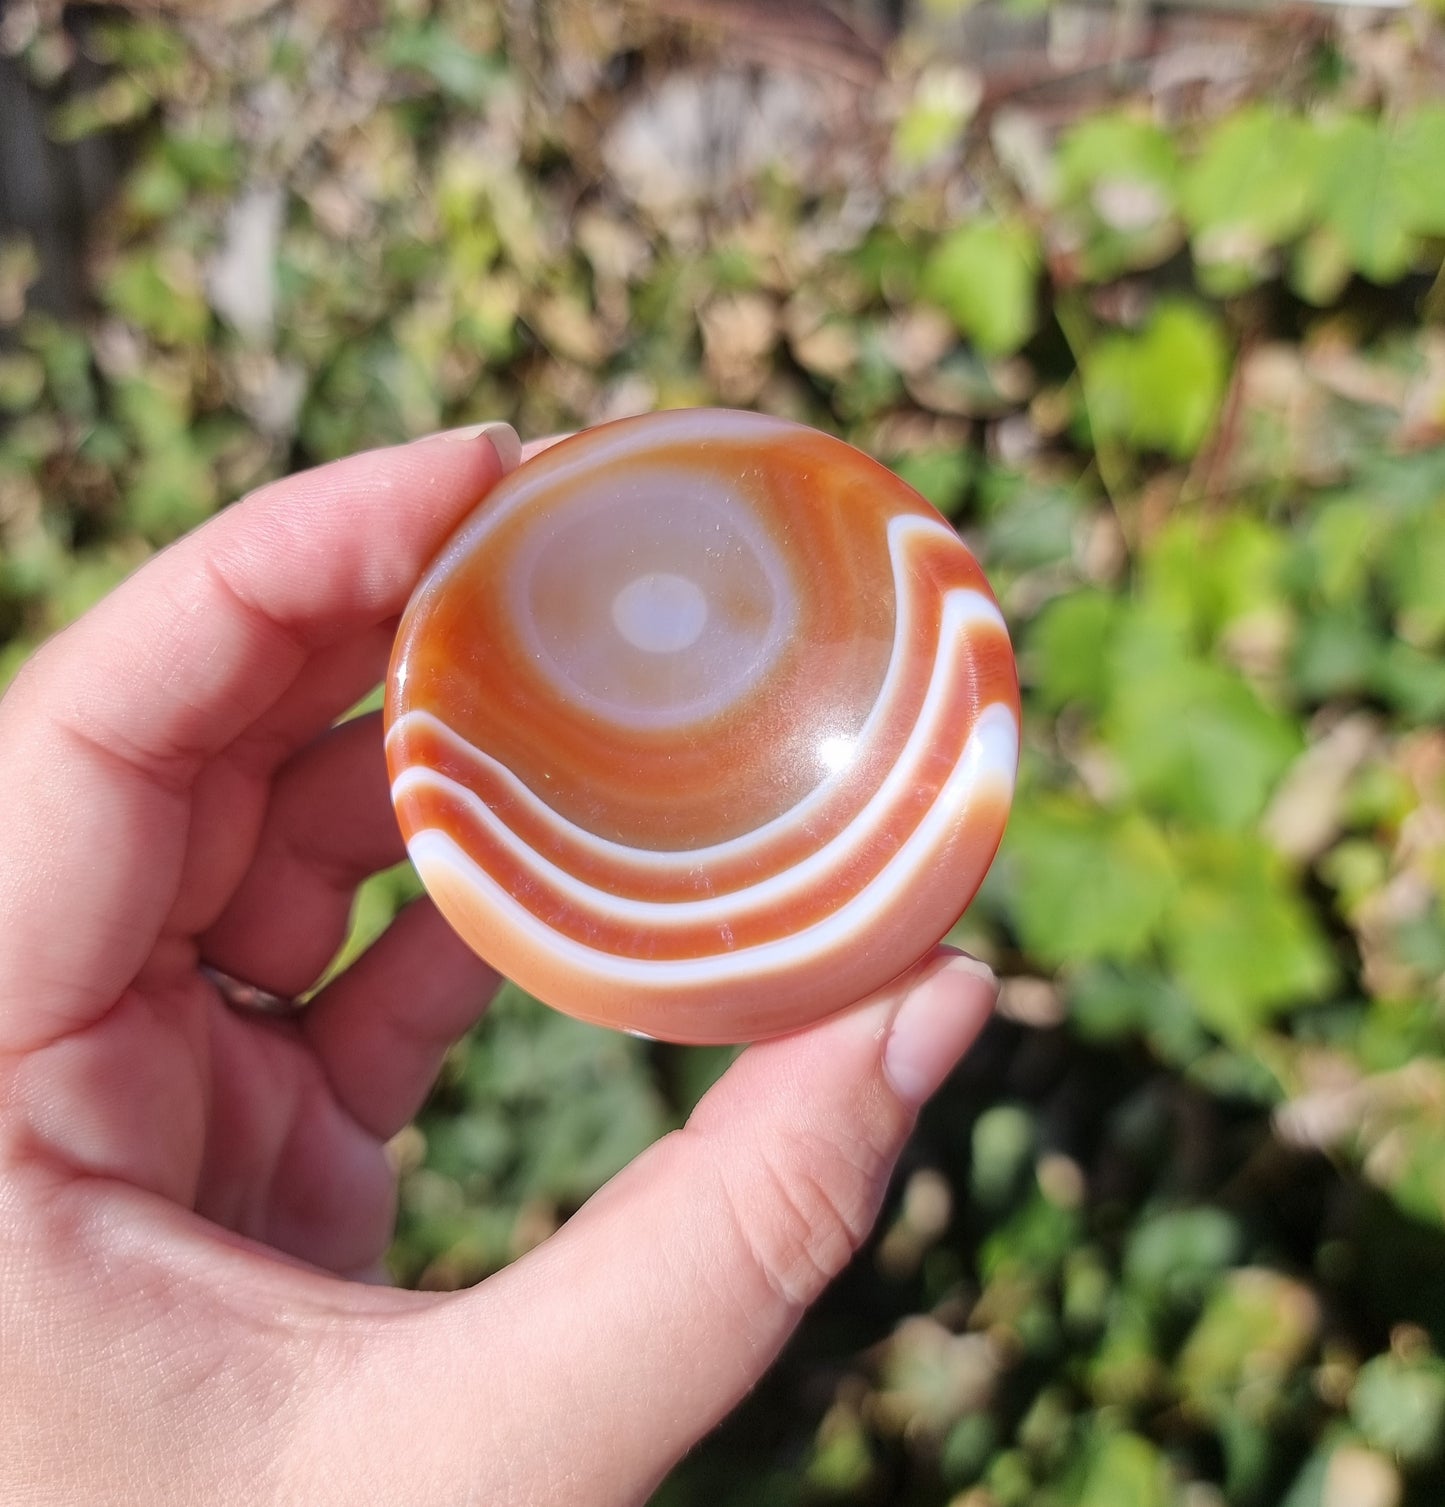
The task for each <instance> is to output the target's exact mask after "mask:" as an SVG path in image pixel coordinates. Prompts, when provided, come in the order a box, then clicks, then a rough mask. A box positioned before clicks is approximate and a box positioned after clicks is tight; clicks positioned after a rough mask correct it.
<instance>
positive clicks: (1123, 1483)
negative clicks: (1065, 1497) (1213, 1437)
mask: <svg viewBox="0 0 1445 1507" xmlns="http://www.w3.org/2000/svg"><path fill="white" fill-rule="evenodd" d="M1071 1500H1073V1501H1074V1502H1075V1503H1076V1504H1077V1507H1169V1504H1170V1502H1171V1501H1172V1500H1173V1491H1172V1488H1171V1484H1170V1475H1169V1467H1168V1464H1167V1463H1166V1461H1165V1459H1164V1456H1163V1455H1161V1454H1160V1453H1159V1451H1158V1449H1156V1448H1155V1446H1154V1445H1152V1444H1150V1443H1149V1441H1148V1440H1147V1439H1144V1438H1142V1437H1141V1436H1140V1435H1138V1434H1107V1435H1105V1436H1104V1437H1103V1439H1102V1441H1101V1442H1100V1443H1099V1444H1098V1445H1096V1447H1095V1448H1094V1449H1093V1451H1092V1458H1091V1459H1090V1461H1089V1466H1088V1470H1087V1472H1086V1474H1085V1476H1084V1480H1083V1484H1082V1486H1081V1488H1080V1490H1079V1493H1078V1495H1077V1497H1073V1498H1071Z"/></svg>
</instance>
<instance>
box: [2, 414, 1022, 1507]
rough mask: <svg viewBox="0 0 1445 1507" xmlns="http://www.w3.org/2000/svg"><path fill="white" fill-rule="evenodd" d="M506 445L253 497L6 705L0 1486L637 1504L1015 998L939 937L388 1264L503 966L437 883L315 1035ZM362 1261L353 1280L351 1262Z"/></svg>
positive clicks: (184, 1497) (64, 1493)
mask: <svg viewBox="0 0 1445 1507" xmlns="http://www.w3.org/2000/svg"><path fill="white" fill-rule="evenodd" d="M499 454H500V455H503V456H506V457H507V458H508V459H510V458H511V457H512V456H513V455H514V454H515V439H514V437H513V436H511V435H510V432H507V434H505V435H503V436H501V437H499V438H498V439H497V440H496V441H495V442H494V441H493V440H491V439H489V438H487V437H485V436H477V435H475V434H463V435H458V436H443V437H438V438H435V439H431V440H427V441H420V442H418V443H416V444H413V445H409V446H405V447H401V448H397V449H393V450H389V451H378V452H373V453H371V454H368V455H363V456H358V457H355V458H353V459H351V460H348V461H343V462H339V463H337V464H335V465H332V466H328V467H325V468H322V469H320V470H317V471H313V472H310V473H307V474H305V475H302V476H297V477H293V478H291V479H289V480H287V481H284V482H280V483H277V484H275V485H273V486H270V487H267V488H265V489H264V490H262V491H261V492H259V493H257V494H255V495H254V496H252V497H250V498H247V499H246V500H245V501H243V502H241V503H238V504H236V505H235V506H234V507H232V508H230V509H228V510H227V511H226V512H225V513H223V514H222V515H221V516H220V517H218V518H217V519H215V520H214V521H212V522H211V523H209V524H208V525H206V526H205V527H204V528H202V529H200V530H198V531H197V532H196V533H195V534H193V535H191V536H190V537H188V538H187V539H184V540H182V541H181V542H180V543H178V544H176V545H175V546H173V547H172V548H170V549H169V550H167V551H165V552H164V553H163V554H161V555H160V556H158V557H157V558H156V559H155V560H153V561H151V562H150V563H149V564H147V565H146V566H145V567H144V568H143V569H142V570H140V571H139V572H137V574H136V575H135V576H134V577H133V578H132V579H131V580H130V581H129V582H127V583H126V584H125V585H124V586H123V587H121V588H120V589H119V590H118V591H116V592H115V593H114V594H113V595H112V596H111V597H109V598H108V599H107V600H106V601H104V602H103V603H101V604H100V605H99V606H98V607H96V608H95V609H94V610H93V611H92V612H91V613H89V614H88V615H87V616H86V617H85V618H83V619H82V620H81V621H80V622H78V623H77V624H75V625H74V626H73V627H71V628H70V629H68V630H66V631H65V632H64V633H62V634H61V635H59V636H58V637H57V638H56V639H54V640H53V641H52V642H51V643H49V644H48V645H46V646H45V648H43V649H42V650H41V651H40V652H39V653H38V654H36V655H35V656H34V658H33V659H32V660H31V661H30V662H29V664H27V666H26V667H25V669H24V670H23V671H22V672H21V674H20V676H19V677H18V678H17V680H16V681H15V683H14V684H13V686H12V688H11V689H10V691H9V692H8V693H7V694H6V696H5V698H4V700H3V701H0V779H3V784H4V788H5V790H6V792H7V794H8V796H9V810H8V815H7V820H6V822H5V824H4V826H3V828H0V922H3V924H0V1501H4V1502H5V1503H7V1504H11V1507H32V1504H42V1503H44V1504H48V1503H52V1502H54V1503H62V1502H63V1503H67V1504H68V1503H73V1502H81V1501H83V1502H85V1503H87V1504H93V1507H105V1504H110V1503H116V1504H120V1503H126V1504H133V1503H146V1504H148V1507H151V1504H154V1507H162V1504H170V1503H186V1504H189V1503H197V1504H199V1503H205V1504H207V1507H227V1504H230V1503H238V1504H239V1503H247V1504H256V1503H286V1504H289V1503H298V1504H300V1503H305V1504H307V1507H328V1504H332V1503H336V1504H342V1503H345V1504H352V1503H373V1502H374V1503H377V1504H383V1503H384V1504H387V1507H409V1504H413V1503H414V1504H416V1507H449V1504H462V1503H483V1502H485V1503H508V1504H511V1503H517V1504H532V1503H536V1504H542V1503H546V1504H550V1507H556V1504H569V1503H577V1504H583V1503H585V1504H587V1507H608V1504H612V1503H630V1502H639V1501H643V1500H645V1498H646V1496H647V1495H648V1493H649V1491H650V1490H651V1489H652V1487H653V1486H654V1485H655V1484H656V1482H657V1481H658V1480H659V1479H660V1478H661V1476H662V1475H663V1474H664V1473H665V1472H666V1470H667V1469H668V1468H669V1466H670V1465H672V1464H673V1463H674V1462H675V1461H676V1460H677V1459H678V1458H679V1457H680V1456H681V1455H682V1454H683V1453H684V1452H685V1451H686V1449H687V1448H688V1447H689V1446H690V1445H691V1444H693V1443H694V1442H695V1441H696V1440H697V1439H698V1438H699V1437H700V1436H701V1435H702V1434H703V1433H704V1432H706V1430H707V1429H708V1428H710V1427H711V1426H712V1425H713V1424H714V1423H715V1422H716V1421H717V1420H718V1419H719V1418H721V1417H722V1416H723V1415H724V1414H725V1413H726V1412H727V1411H728V1410H729V1409H730V1408H731V1407H732V1406H733V1405H734V1404H735V1403H736V1402H737V1401H738V1400H739V1399H740V1398H741V1397H742V1396H743V1395H744V1393H745V1392H746V1391H747V1390H748V1388H749V1387H750V1386H751V1385H752V1384H753V1383H754V1382H755V1381H756V1380H757V1378H758V1377H759V1376H760V1375H761V1374H762V1372H763V1371H764V1370H765V1369H766V1367H767V1365H768V1364H769V1363H770V1362H771V1360H772V1359H773V1357H774V1356H775V1355H776V1354H777V1351H778V1349H779V1348H780V1346H781V1345H782V1344H783V1342H784V1341H785V1339H786V1338H787V1336H788V1334H789V1333H790V1332H791V1330H792V1328H793V1327H794V1325H795V1324H796V1322H797V1320H798V1318H799V1316H800V1315H801V1313H802V1312H803V1310H804V1308H805V1307H806V1306H807V1305H808V1304H809V1303H810V1302H811V1301H812V1300H813V1299H814V1298H816V1297H817V1296H818V1294H819V1293H820V1292H821V1291H822V1289H823V1287H824V1286H825V1285H826V1284H827V1283H828V1281H829V1280H831V1278H832V1277H833V1276H834V1275H836V1273H837V1272H838V1271H839V1269H840V1268H841V1267H842V1266H843V1264H844V1263H845V1262H846V1261H847V1259H848V1258H849V1256H850V1255H851V1254H852V1252H853V1251H854V1249H855V1248H856V1246H857V1244H858V1242H859V1241H860V1240H861V1239H862V1238H863V1236H864V1235H865V1234H866V1232H867V1230H868V1228H869V1226H870V1225H871V1223H872V1221H873V1219H874V1217H875V1216H876V1212H877V1208H878V1204H879V1201H880V1199H881V1197H882V1194H883V1191H884V1189H885V1186H886V1182H887V1178H888V1175H889V1173H890V1171H891V1169H892V1166H893V1163H894V1161H895V1159H896V1157H897V1154H898V1152H899V1150H900V1149H901V1147H902V1145H903V1142H904V1140H905V1139H906V1137H907V1135H908V1133H909V1130H910V1129H911V1127H912V1124H913V1119H914V1116H915V1114H916V1112H917V1108H918V1106H919V1105H920V1104H921V1103H922V1102H923V1100H924V1099H925V1098H926V1097H927V1096H928V1094H930V1093H931V1092H932V1091H933V1090H934V1089H935V1088H937V1086H938V1084H939V1083H940V1082H941V1081H942V1079H943V1077H944V1076H945V1075H946V1073H947V1072H948V1070H949V1068H950V1067H951V1066H952V1065H953V1063H954V1062H955V1061H956V1060H957V1058H958V1057H959V1056H960V1055H961V1054H962V1052H963V1051H964V1050H966V1048H967V1046H968V1045H969V1043H970V1042H971V1041H972V1039H973V1037H974V1036H975V1034H976V1033H977V1031H978V1030H979V1028H980V1027H981V1025H982V1023H983V1021H984V1019H985V1018H986V1016H987V1013H988V1011H989V1009H990V1008H991V1005H992V1003H993V999H994V995H995V989H996V986H995V985H994V983H993V980H992V978H991V976H990V975H989V974H988V973H987V970H985V969H983V968H982V967H981V966H980V965H978V964H976V963H974V962H973V960H971V959H967V958H962V957H959V956H957V955H949V954H947V953H944V952H941V951H940V952H939V953H936V954H934V955H933V956H932V957H930V958H929V959H927V960H925V962H924V963H923V964H921V965H920V966H919V967H918V968H917V969H915V970H914V971H913V972H912V973H911V974H910V975H909V976H907V977H906V978H905V979H903V980H900V981H897V982H896V983H895V984H893V985H891V986H890V987H889V988H888V989H886V990H884V991H883V992H882V993H881V994H879V995H878V996H876V997H874V998H873V999H871V1000H869V1001H866V1002H865V1003H864V1004H862V1005H860V1006H858V1007H856V1008H854V1009H852V1010H850V1011H848V1012H846V1013H845V1014H842V1015H838V1016H834V1017H833V1018H831V1019H829V1020H827V1021H824V1022H823V1023H821V1024H820V1025H817V1026H814V1027H812V1028H810V1029H809V1030H807V1031H805V1032H801V1033H799V1034H797V1035H794V1036H789V1037H784V1038H781V1039H779V1040H775V1041H770V1042H767V1043H765V1044H763V1045H761V1046H758V1047H754V1048H751V1049H750V1050H748V1051H747V1052H745V1053H744V1054H743V1055H742V1057H741V1058H740V1059H739V1061H738V1062H737V1063H736V1064H735V1066H734V1067H733V1068H732V1069H731V1070H730V1071H729V1072H728V1073H727V1074H726V1076H725V1077H724V1078H723V1079H722V1081H721V1082H720V1083H719V1084H718V1085H717V1086H716V1088H715V1089H714V1090H713V1091H712V1092H711V1093H710V1094H709V1095H708V1097H707V1098H706V1099H705V1100H704V1101H703V1103H702V1104H701V1105H700V1106H699V1108H698V1109H697V1111H696V1112H695V1114H694V1116H693V1118H692V1120H691V1122H690V1123H689V1124H688V1126H687V1127H686V1128H685V1129H684V1130H682V1131H679V1132H677V1133H675V1134H674V1135H671V1136H669V1137H667V1138H666V1139H664V1140H663V1141H661V1142H659V1143H658V1144H657V1145H656V1146H654V1147H653V1148H652V1149H651V1150H649V1151H648V1152H647V1153H645V1154H644V1155H643V1156H642V1157H640V1158H639V1159H638V1160H637V1161H636V1162H634V1163H633V1164H632V1166H631V1167H629V1168H628V1169H627V1170H626V1171H624V1172H623V1173H622V1174H621V1175H620V1176H619V1177H617V1178H615V1179H614V1180H613V1182H612V1183H610V1184H609V1185H608V1186H607V1187H606V1188H605V1189H603V1190H602V1192H601V1193H599V1194H598V1195H597V1196H596V1197H595V1198H594V1199H593V1200H592V1201H591V1202H590V1203H589V1204H588V1205H587V1206H586V1207H585V1208H584V1209H583V1210H582V1211H581V1212H580V1213H579V1214H578V1215H577V1216H576V1217H575V1218H574V1219H573V1220H572V1221H571V1222H569V1224H568V1225H567V1226H566V1227H565V1228H564V1229H563V1230H562V1231H561V1232H560V1233H559V1234H558V1235H556V1236H555V1237H554V1238H553V1239H552V1240H550V1241H548V1242H547V1243H546V1244H545V1245H544V1246H542V1247H540V1248H539V1249H538V1250H536V1251H534V1252H533V1253H531V1254H530V1255H528V1256H527V1257H525V1258H524V1259H522V1260H521V1261H518V1262H517V1263H516V1264H515V1265H513V1266H511V1267H510V1268H508V1269H507V1270H506V1271H504V1272H502V1273H501V1274H499V1275H498V1276H496V1277H494V1278H493V1279H491V1280H490V1281H488V1282H486V1283H484V1284H482V1285H481V1286H480V1287H478V1288H476V1289H474V1290H472V1291H470V1292H466V1293H458V1294H450V1295H434V1294H431V1295H428V1294H415V1293H404V1292H396V1291H393V1290H391V1289H389V1288H386V1287H385V1286H383V1285H380V1284H379V1283H378V1282H377V1281H376V1280H374V1279H376V1278H377V1277H378V1276H379V1275H380V1272H381V1265H380V1263H381V1259H382V1256H383V1253H384V1251H385V1248H386V1245H387V1242H388V1239H389V1237H390V1232H391V1227H392V1220H393V1214H394V1205H395V1178H394V1175H393V1172H392V1169H391V1167H390V1165H389V1162H388V1160H387V1156H386V1151H385V1143H386V1140H387V1139H388V1138H389V1137H390V1136H391V1135H393V1134H394V1133H395V1132H396V1131H397V1130H398V1129H400V1128H401V1127H402V1126H403V1125H404V1124H405V1123H406V1122H407V1120H408V1119H409V1117H410V1116H411V1115H412V1114H413V1113H414V1112H415V1110H416V1108H417V1107H418V1105H419V1104H420V1102H421V1100H422V1098H423V1096H424V1095H425V1093H426V1091H427V1088H428V1086H429V1084H430V1083H431V1080H432V1078H433V1077H434V1075H435V1073H436V1070H437V1068H438V1066H439V1064H440V1062H441V1058H442V1054H443V1053H444V1052H445V1050H446V1048H447V1046H448V1045H449V1043H450V1042H452V1041H453V1040H454V1039H455V1038H456V1037H457V1036H458V1035H459V1034H460V1033H461V1032H463V1031H464V1030H466V1029H467V1027H469V1026H470V1025H471V1024H472V1023H473V1022H474V1021H475V1020H476V1019H477V1017H478V1016H479V1015H480V1014H481V1013H482V1011H483V1010H484V1009H485V1006H486V1003H487V1000H488V999H489V998H490V996H491V993H492V991H493V989H494V988H495V985H496V979H495V976H494V975H492V974H491V973H490V972H489V970H488V969H487V968H486V967H485V966H484V965H483V964H482V963H480V962H479V961H478V960H477V959H476V958H475V957H473V956H472V955H471V954H470V953H469V952H468V951H467V949H466V948H465V947H464V946H463V945H462V944H461V943H460V942H459V941H458V940H457V939H456V938H455V937H454V936H453V935H452V933H451V932H450V930H449V929H448V928H447V926H446V925H445V924H444V923H443V922H442V920H441V919H440V917H439V916H438V915H437V913H436V911H435V910H434V909H433V908H432V907H431V905H430V903H429V902H427V901H421V902H418V903H417V904H416V905H415V906H413V907H412V908H411V909H409V910H408V911H406V912H405V913H403V914H402V915H401V916H400V917H399V918H398V919H397V921H396V922H395V923H394V924H393V926H392V928H391V930H390V931H389V932H388V933H387V934H386V935H385V936H384V937H383V938H382V939H381V940H380V941H379V942H378V943H377V944H376V945H375V946H374V947H373V949H372V950H371V951H370V952H369V953H368V954H367V955H366V956H364V957H363V958H362V959H361V960H359V961H358V962H357V963H356V964H355V965H354V966H353V967H352V968H351V970H350V971H349V972H347V973H346V974H344V975H343V976H342V977H341V978H339V979H337V980H336V981H335V982H333V983H331V984H330V985H328V986H327V988H326V989H325V990H324V991H323V992H322V993H321V994H320V995H319V996H318V997H317V999H316V1000H315V1001H314V1003H313V1004H312V1005H311V1006H310V1008H309V1009H308V1010H307V1011H306V1012H305V1014H304V1016H302V1017H301V1018H299V1019H298V1020H285V1021H277V1020H275V1019H272V1018H268V1017H263V1016H259V1015H253V1014H244V1013H241V1012H239V1011H237V1010H235V1009H233V1008H231V1007H230V1006H228V1005H226V1004H225V1003H224V1002H223V1001H222V999H221V998H220V996H219V994H218V993H217V991H216V989H215V987H214V986H213V984H212V983H211V982H210V981H209V979H208V978H207V976H206V974H205V973H204V972H202V971H201V969H200V964H201V963H202V962H205V963H209V964H211V965H213V966H214V967H217V968H220V969H223V970H225V971H226V972H228V973H231V974H234V975H236V976H238V977H240V978H244V979H247V980H249V981H251V982H253V983H255V984H257V985H259V986H261V987H262V988H264V989H268V990H272V991H275V992H278V993H282V994H293V993H297V992H299V991H301V990H303V989H305V988H306V987H308V986H309V985H311V983H312V982H313V981H314V980H315V979H316V978H317V977H318V976H319V975H320V973H321V972H322V971H323V969H324V967H325V965H326V964H327V962H328V961H329V959H330V957H331V956H332V955H333V953H334V951H335V949H336V947H337V945H338V944H339V943H340V941H341V938H342V936H343V934H344V930H345V926H346V920H347V914H348V909H349V905H350V901H351V897H352V893H353V891H354V889H355V886H356V884H357V883H358V882H359V881H360V880H361V879H362V878H363V877H365V875H367V874H368V873H371V872H373V871H375V870H377V869H379V868H382V867H385V866H388V865H390V864H392V863H394V862H396V861H398V860H399V859H400V858H401V856H402V847H401V838H400V835H399V833H398V831H397V828H396V823H395V819H394V817H393V815H392V812H391V809H390V804H389V801H388V797H387V780H386V769H385V763H384V757H383V752H382V741H381V736H380V730H379V727H378V726H377V724H376V722H375V720H374V719H370V718H366V719H360V720H358V721H356V722H353V723H348V724H346V725H344V726H342V727H340V728H333V725H332V724H333V723H334V720H335V718H336V717H337V716H339V715H340V714H341V713H342V712H343V711H345V709H346V708H347V707H349V706H351V705H352V704H353V703H354V702H355V701H356V700H357V699H358V698H359V697H360V696H361V695H362V694H364V693H365V691H366V690H367V689H368V688H370V687H371V686H372V685H374V684H375V683H376V682H377V681H378V680H379V679H380V677H381V675H382V673H383V671H384V668H385V664H386V659H387V655H388V651H389V649H390V645H391V639H392V636H393V634H394V632H395V627H396V621H397V618H398V616H399V614H400V612H401V609H402V607H403V606H404V604H405V602H406V599H407V597H408V595H409V593H410V591H411V588H412V586H413V584H414V583H415V581H416V580H417V578H418V577H419V576H420V574H421V572H422V570H423V568H424V566H425V565H426V563H427V562H428V560H429V559H431V558H432V556H433V555H434V554H435V553H436V551H437V550H438V548H439V547H440V546H441V544H442V543H443V541H444V540H445V539H446V537H447V536H448V534H449V533H450V532H451V531H452V530H453V529H454V528H455V526H456V525H457V523H458V522H459V521H460V520H461V519H462V517H464V516H465V514H466V513H467V512H469V511H470V510H471V509H472V508H473V507H474V506H475V505H476V504H477V502H478V501H479V500H480V498H481V497H482V496H484V495H485V493H486V491H487V490H488V488H489V487H490V486H491V485H493V484H494V483H495V482H496V480H497V479H498V477H499V476H500V475H501V473H502V470H503V461H502V460H501V459H500V458H499ZM367 1279H373V1280H367Z"/></svg>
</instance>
